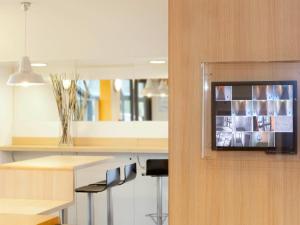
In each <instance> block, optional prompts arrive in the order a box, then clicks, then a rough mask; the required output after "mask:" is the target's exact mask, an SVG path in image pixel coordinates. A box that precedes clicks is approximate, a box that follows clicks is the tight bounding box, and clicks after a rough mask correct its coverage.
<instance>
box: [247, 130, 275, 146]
mask: <svg viewBox="0 0 300 225" xmlns="http://www.w3.org/2000/svg"><path fill="white" fill-rule="evenodd" d="M252 146H253V147H275V133H274V132H253V133H252Z"/></svg>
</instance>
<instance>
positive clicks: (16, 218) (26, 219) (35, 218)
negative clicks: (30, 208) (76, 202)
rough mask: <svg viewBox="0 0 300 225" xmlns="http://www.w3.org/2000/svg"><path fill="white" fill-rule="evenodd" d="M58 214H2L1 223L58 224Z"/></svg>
mask: <svg viewBox="0 0 300 225" xmlns="http://www.w3.org/2000/svg"><path fill="white" fill-rule="evenodd" d="M58 223H59V218H58V217H57V216H45V215H43V216H42V215H19V214H0V225H56V224H58Z"/></svg>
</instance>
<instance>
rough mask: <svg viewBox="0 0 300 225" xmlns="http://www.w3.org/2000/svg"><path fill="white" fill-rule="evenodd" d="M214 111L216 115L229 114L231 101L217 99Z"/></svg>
mask: <svg viewBox="0 0 300 225" xmlns="http://www.w3.org/2000/svg"><path fill="white" fill-rule="evenodd" d="M215 111H216V115H217V116H231V101H217V102H216V103H215Z"/></svg>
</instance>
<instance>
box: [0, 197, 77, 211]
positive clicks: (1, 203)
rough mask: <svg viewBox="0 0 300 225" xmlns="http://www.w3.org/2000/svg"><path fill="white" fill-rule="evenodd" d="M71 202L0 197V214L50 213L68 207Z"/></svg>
mask: <svg viewBox="0 0 300 225" xmlns="http://www.w3.org/2000/svg"><path fill="white" fill-rule="evenodd" d="M72 203H73V202H70V201H56V200H33V199H5V198H0V214H22V215H39V214H50V213H54V212H57V211H60V210H62V209H65V208H67V207H69V206H70V205H71V204H72Z"/></svg>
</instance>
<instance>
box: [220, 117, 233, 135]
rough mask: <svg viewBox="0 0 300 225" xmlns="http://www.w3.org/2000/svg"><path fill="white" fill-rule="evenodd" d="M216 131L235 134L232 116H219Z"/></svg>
mask: <svg viewBox="0 0 300 225" xmlns="http://www.w3.org/2000/svg"><path fill="white" fill-rule="evenodd" d="M216 131H223V132H233V122H232V117H231V116H218V117H217V118H216Z"/></svg>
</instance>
